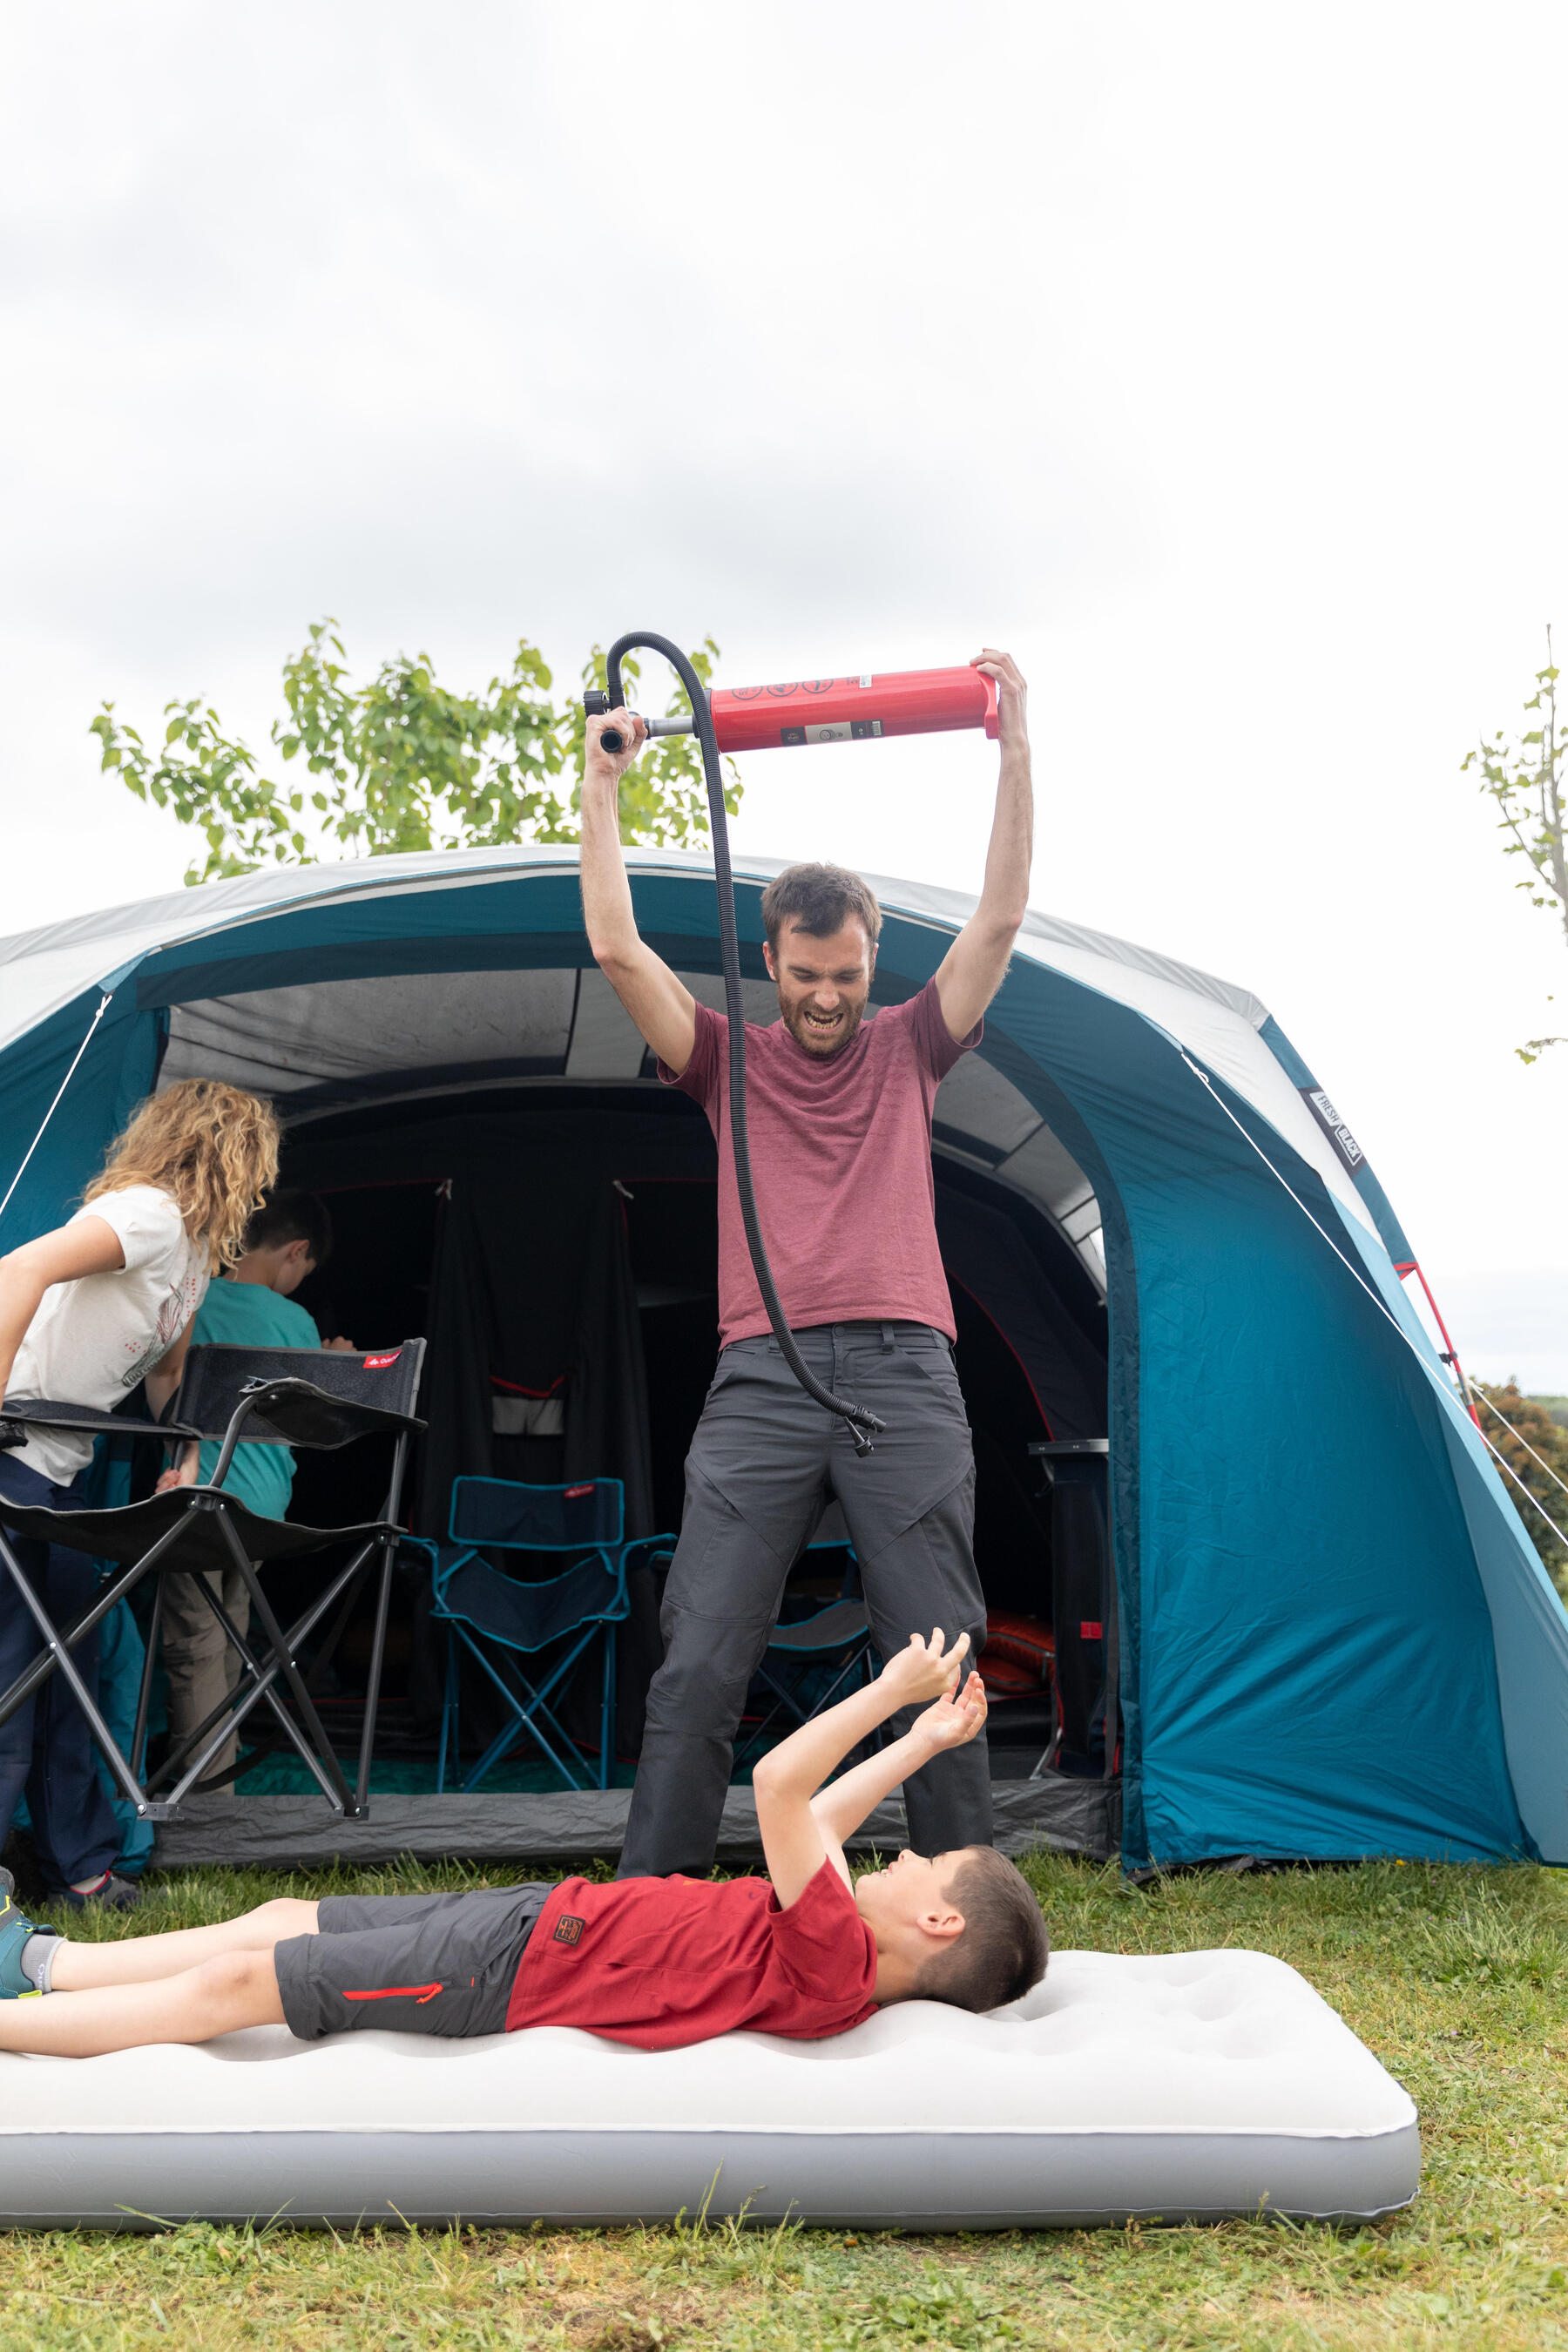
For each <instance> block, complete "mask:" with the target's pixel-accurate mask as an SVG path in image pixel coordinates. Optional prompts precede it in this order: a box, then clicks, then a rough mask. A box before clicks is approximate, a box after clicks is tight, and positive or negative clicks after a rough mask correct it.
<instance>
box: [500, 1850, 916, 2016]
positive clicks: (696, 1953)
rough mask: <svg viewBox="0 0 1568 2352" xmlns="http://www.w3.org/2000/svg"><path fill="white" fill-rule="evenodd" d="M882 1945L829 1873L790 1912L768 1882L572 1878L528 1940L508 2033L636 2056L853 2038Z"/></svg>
mask: <svg viewBox="0 0 1568 2352" xmlns="http://www.w3.org/2000/svg"><path fill="white" fill-rule="evenodd" d="M876 1984H877V1939H876V1937H874V1936H873V1935H872V1933H871V1930H870V1928H869V1927H867V1925H866V1923H865V1921H864V1920H863V1919H862V1918H861V1916H860V1914H859V1912H858V1910H857V1909H856V1908H855V1897H854V1896H853V1895H851V1893H850V1892H849V1889H848V1888H847V1886H846V1885H845V1884H844V1881H843V1880H842V1879H841V1878H840V1877H839V1875H838V1873H837V1871H836V1870H835V1869H834V1867H833V1864H831V1863H830V1862H825V1863H824V1864H823V1865H822V1868H821V1869H820V1870H819V1871H818V1872H817V1874H816V1877H815V1878H814V1879H813V1880H812V1882H811V1884H810V1885H809V1886H808V1887H806V1889H805V1892H804V1894H802V1895H798V1896H797V1897H796V1899H795V1902H793V1903H792V1904H791V1905H790V1906H789V1909H788V1910H787V1911H782V1910H781V1909H780V1908H779V1902H778V1897H777V1895H775V1894H774V1893H773V1888H772V1886H770V1885H769V1884H768V1882H767V1880H766V1879H765V1878H735V1879H731V1880H730V1881H729V1882H728V1884H727V1885H715V1884H714V1882H713V1881H712V1880H711V1879H707V1878H622V1879H618V1880H616V1882H615V1883H614V1884H613V1885H607V1886H606V1885H593V1884H591V1883H590V1882H589V1881H588V1880H587V1879H585V1878H568V1879H566V1880H565V1881H564V1882H563V1885H560V1886H558V1887H557V1888H556V1889H555V1891H554V1893H553V1894H552V1895H551V1897H550V1899H549V1901H548V1902H547V1903H546V1905H545V1906H544V1908H543V1910H542V1912H541V1913H540V1915H539V1918H538V1921H537V1923H536V1925H535V1927H534V1929H533V1932H532V1934H531V1936H530V1937H529V1939H528V1947H527V1949H526V1950H525V1951H524V1953H523V1956H522V1959H521V1964H520V1965H519V1968H518V1971H517V1975H516V1977H515V1979H513V1982H512V1988H511V1999H510V2001H509V2002H508V2004H507V2012H506V2030H507V2032H509V2033H515V2032H518V2030H519V2029H520V2028H521V2027H522V2026H531V2025H578V2026H582V2027H583V2028H584V2031H585V2032H589V2033H602V2034H605V2036H606V2037H607V2038H608V2039H609V2040H610V2041H612V2042H633V2043H635V2044H636V2046H637V2048H638V2049H639V2050H679V2049H681V2048H682V2047H683V2046H684V2045H685V2044H686V2043H687V2042H707V2041H710V2040H711V2038H712V2036H713V2035H714V2034H716V2033H737V2032H741V2031H742V2029H745V2030H746V2031H748V2032H752V2033H784V2034H787V2035H789V2036H790V2037H791V2038H792V2039H793V2040H795V2041H797V2042H816V2041H820V2040H822V2039H823V2038H824V2037H825V2036H826V2035H827V2034H830V2033H844V2032H847V2031H848V2029H849V2027H850V2026H852V2025H859V2024H861V2023H862V2022H863V2021H864V2020H865V2019H867V2018H868V2017H869V2016H870V2015H871V2014H872V2012H873V2011H874V2009H875V2007H876V2003H875V2002H874V2001H873V2000H872V1999H871V1995H872V1993H873V1991H874V1990H876Z"/></svg>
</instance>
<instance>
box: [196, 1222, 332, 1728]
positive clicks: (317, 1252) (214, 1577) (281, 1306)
mask: <svg viewBox="0 0 1568 2352" xmlns="http://www.w3.org/2000/svg"><path fill="white" fill-rule="evenodd" d="M331 1247H332V1227H331V1218H330V1217H329V1216H328V1214H327V1211H326V1208H325V1205H324V1204H323V1202H321V1201H319V1200H318V1199H317V1197H316V1195H315V1194H314V1193H313V1192H273V1193H271V1194H270V1195H269V1196H268V1199H267V1200H266V1201H265V1202H263V1203H262V1205H261V1207H260V1208H259V1209H258V1210H257V1212H256V1214H255V1215H254V1216H253V1217H252V1219H251V1221H250V1223H249V1225H248V1226H247V1229H246V1235H245V1251H244V1255H242V1256H241V1257H240V1258H239V1259H238V1260H237V1263H236V1264H235V1265H234V1266H233V1267H232V1268H231V1270H230V1272H229V1274H228V1276H226V1279H222V1280H219V1281H217V1282H213V1283H209V1284H208V1286H207V1292H206V1296H205V1298H204V1299H203V1301H202V1303H201V1306H200V1307H198V1308H197V1310H196V1317H195V1323H194V1324H193V1325H192V1328H191V1344H192V1346H193V1347H196V1348H201V1347H205V1346H215V1345H216V1346H221V1347H226V1348H320V1347H321V1346H323V1345H325V1346H327V1347H329V1348H338V1349H344V1348H348V1347H349V1346H350V1345H351V1342H350V1341H349V1340H347V1339H328V1340H326V1341H325V1342H323V1340H322V1339H321V1333H320V1332H319V1331H318V1330H317V1328H316V1326H315V1324H314V1322H313V1321H312V1320H311V1318H310V1316H309V1315H308V1314H307V1313H306V1312H305V1309H304V1308H303V1307H297V1306H296V1305H295V1304H294V1297H293V1294H294V1292H295V1291H296V1290H298V1289H299V1287H300V1284H301V1283H302V1282H303V1281H304V1279H305V1277H306V1276H307V1275H309V1274H313V1273H314V1272H315V1270H316V1268H317V1267H318V1266H319V1265H325V1264H326V1262H327V1259H328V1258H329V1256H330V1255H331ZM218 1452H219V1448H218V1446H217V1444H216V1443H209V1444H205V1445H203V1446H202V1448H201V1450H200V1454H199V1456H198V1454H197V1451H196V1448H195V1446H194V1445H193V1446H187V1447H186V1449H185V1457H184V1461H183V1462H182V1463H181V1465H180V1466H179V1468H178V1470H174V1471H165V1473H164V1474H163V1478H162V1480H160V1482H159V1483H160V1485H161V1486H173V1485H174V1484H175V1483H179V1484H181V1485H184V1486H189V1485H191V1484H192V1483H194V1482H196V1481H205V1480H207V1479H209V1478H210V1477H211V1476H212V1474H213V1471H214V1470H215V1468H216V1465H217V1457H218ZM293 1486H294V1456H293V1454H291V1453H290V1452H289V1448H288V1447H287V1446H286V1445H239V1446H237V1447H236V1449H235V1455H234V1460H233V1462H232V1463H231V1464H230V1465H229V1472H228V1475H227V1477H226V1479H225V1480H224V1491H225V1493H226V1494H230V1495H235V1496H238V1498H239V1500H240V1501H241V1502H243V1503H247V1504H248V1505H249V1507H250V1508H251V1509H252V1510H253V1511H255V1512H258V1514H259V1515H260V1516H261V1517H264V1518H268V1519H280V1518H282V1517H285V1515H286V1514H287V1512H288V1508H289V1495H290V1494H291V1492H292V1490H293ZM206 1580H207V1582H208V1584H209V1585H210V1586H211V1588H212V1590H213V1591H214V1593H215V1594H216V1597H217V1598H218V1600H220V1601H222V1603H223V1606H224V1608H225V1609H226V1612H227V1613H228V1615H229V1616H230V1617H231V1618H232V1619H233V1620H234V1622H235V1624H236V1625H237V1628H238V1630H239V1632H240V1633H241V1634H244V1633H245V1632H246V1630H247V1626H248V1625H249V1622H250V1595H249V1593H248V1592H247V1590H246V1586H245V1581H244V1580H243V1578H242V1577H241V1576H240V1574H239V1571H238V1570H237V1569H228V1570H217V1569H210V1570H208V1571H207V1576H206ZM163 1664H164V1668H165V1671H166V1672H167V1674H168V1677H169V1730H170V1733H171V1735H172V1736H173V1738H174V1740H175V1741H176V1742H178V1741H179V1740H180V1739H182V1738H184V1736H185V1734H186V1733H187V1732H188V1731H194V1730H195V1727H196V1726H197V1724H198V1723H201V1722H202V1721H204V1720H205V1717H207V1716H208V1715H210V1714H211V1712H212V1710H213V1708H214V1707H215V1706H217V1705H218V1704H219V1703H220V1701H221V1700H223V1699H224V1698H225V1697H226V1696H227V1695H228V1693H229V1692H230V1691H231V1690H232V1689H233V1687H234V1685H235V1683H236V1682H237V1679H238V1675H239V1660H238V1658H237V1655H236V1654H235V1652H234V1651H233V1650H232V1649H231V1648H230V1646H229V1644H228V1643H227V1641H226V1637H225V1634H224V1631H223V1628H222V1626H221V1625H220V1624H219V1623H218V1621H217V1619H216V1617H215V1616H214V1615H213V1613H212V1611H211V1610H210V1609H209V1608H208V1607H207V1605H206V1603H205V1601H203V1599H202V1598H201V1595H200V1594H199V1593H198V1592H197V1591H196V1590H195V1578H194V1577H188V1576H171V1577H168V1578H165V1580H164V1581H163ZM236 1752H237V1743H236V1742H235V1741H234V1740H232V1739H231V1740H230V1741H229V1743H228V1746H227V1747H226V1748H224V1749H223V1750H222V1751H221V1752H220V1753H219V1754H218V1755H217V1756H216V1757H215V1758H214V1759H213V1761H212V1763H211V1764H210V1765H209V1766H208V1768H207V1769H208V1773H209V1774H212V1773H216V1772H221V1771H223V1770H224V1769H226V1767H227V1766H228V1765H230V1764H231V1763H232V1762H233V1761H234V1759H235V1755H236Z"/></svg>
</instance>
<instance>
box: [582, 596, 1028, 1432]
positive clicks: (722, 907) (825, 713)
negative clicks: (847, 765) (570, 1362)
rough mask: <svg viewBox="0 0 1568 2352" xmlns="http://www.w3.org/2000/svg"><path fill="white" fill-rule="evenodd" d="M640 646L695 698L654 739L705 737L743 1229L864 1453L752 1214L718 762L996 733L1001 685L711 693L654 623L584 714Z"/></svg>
mask: <svg viewBox="0 0 1568 2352" xmlns="http://www.w3.org/2000/svg"><path fill="white" fill-rule="evenodd" d="M637 650H646V651H647V652H648V653H656V654H662V655H663V656H664V657H665V659H666V661H667V662H668V664H669V666H670V667H671V668H672V669H673V670H674V671H675V673H676V675H677V677H679V680H680V683H681V685H682V686H683V687H684V688H686V692H687V696H688V698H689V701H690V704H691V716H690V718H689V719H645V721H644V722H643V723H644V725H645V726H646V727H647V731H648V733H649V735H650V736H658V735H692V734H694V735H695V736H696V737H697V739H698V741H699V742H700V744H701V746H702V772H703V777H704V780H705V782H706V783H707V787H708V816H709V822H710V825H711V826H712V831H713V873H714V879H715V881H716V882H717V884H718V888H719V949H720V960H721V964H722V966H723V972H724V1002H725V1005H726V1007H727V1010H728V1013H729V1023H730V1138H731V1143H732V1144H733V1147H734V1153H735V1189H736V1191H737V1192H738V1193H739V1195H740V1201H741V1217H742V1223H744V1225H745V1228H746V1246H747V1248H748V1250H749V1251H750V1253H751V1258H752V1271H753V1272H754V1273H755V1275H756V1277H757V1288H758V1289H759V1291H760V1292H761V1293H762V1299H763V1306H764V1307H766V1308H767V1311H768V1320H769V1322H770V1323H771V1324H772V1325H773V1336H774V1338H775V1339H777V1340H778V1343H779V1347H780V1349H781V1351H782V1352H783V1355H784V1361H785V1362H786V1363H787V1364H788V1366H789V1368H790V1370H791V1371H792V1372H793V1373H794V1374H795V1379H796V1380H797V1381H799V1382H800V1384H801V1387H802V1388H803V1389H805V1391H806V1393H807V1395H808V1396H812V1397H815V1398H816V1402H817V1403H818V1404H820V1405H826V1407H827V1409H828V1411H829V1412H836V1413H837V1414H838V1416H839V1418H840V1419H841V1420H842V1421H843V1422H845V1423H847V1427H848V1430H849V1434H850V1436H851V1437H852V1438H853V1439H854V1441H855V1450H856V1452H857V1454H868V1453H869V1452H870V1451H871V1443H870V1439H869V1438H868V1435H867V1431H868V1430H879V1429H882V1428H884V1427H885V1426H886V1423H883V1422H881V1421H879V1419H878V1417H877V1415H876V1414H875V1413H874V1412H871V1411H870V1410H869V1408H868V1407H867V1406H866V1405H861V1404H853V1403H851V1402H849V1401H848V1400H847V1398H844V1397H839V1396H835V1395H834V1393H833V1391H832V1390H831V1389H827V1388H824V1386H823V1384H822V1382H821V1381H819V1380H818V1379H817V1378H816V1374H815V1372H813V1371H812V1370H811V1369H810V1368H809V1366H808V1365H807V1364H806V1362H805V1359H804V1357H803V1356H802V1355H801V1352H800V1350H799V1349H798V1348H797V1347H796V1346H795V1339H794V1337H793V1336H792V1334H791V1331H790V1328H789V1325H788V1323H787V1322H786V1320H785V1318H784V1307H783V1306H782V1305H781V1303H780V1300H779V1295H778V1290H777V1288H776V1286H775V1285H774V1282H773V1270H772V1268H771V1267H770V1266H769V1265H768V1254H767V1251H766V1249H765V1248H764V1247H763V1234H762V1227H761V1224H760V1223H759V1222H758V1218H757V1200H756V1193H755V1192H754V1190H753V1188H752V1155H751V1150H750V1147H749V1146H748V1143H747V1140H746V1024H745V1013H744V1012H743V1010H742V1002H741V949H740V941H739V939H738V937H737V934H736V929H735V887H734V882H733V879H732V877H731V871H730V835H729V831H728V828H727V826H726V824H725V822H724V784H723V778H722V776H721V773H720V770H719V761H720V758H721V755H722V754H723V753H724V752H726V751H770V750H773V749H775V748H777V747H778V746H780V745H784V746H785V747H786V748H787V747H789V746H792V745H800V744H807V743H848V742H870V741H874V740H876V739H877V738H878V737H879V736H890V735H935V734H945V733H947V732H949V731H950V730H952V729H955V728H961V727H984V730H985V732H986V734H987V735H989V736H990V737H991V739H992V740H993V741H994V740H995V738H996V735H997V733H998V727H997V719H996V682H995V680H994V678H990V677H986V676H985V675H984V672H983V671H980V670H977V669H908V670H892V671H889V672H884V673H883V674H882V675H881V676H880V677H878V676H876V675H874V674H872V673H869V672H866V673H862V674H861V675H859V676H857V677H802V678H795V680H794V681H793V682H792V683H790V684H788V685H782V686H742V687H726V688H720V690H719V691H718V692H717V693H715V694H710V693H709V692H708V690H707V688H705V687H704V686H703V684H702V681H701V679H700V677H698V675H697V673H696V671H695V670H694V669H693V668H692V667H691V664H690V663H689V661H688V659H687V657H686V656H685V655H684V654H683V653H682V652H681V650H680V648H679V646H675V645H672V644H671V643H670V641H669V639H668V637H656V636H654V635H652V634H651V632H649V633H642V634H634V635H631V636H626V637H617V638H616V642H615V644H614V645H613V646H611V647H610V650H609V654H608V656H607V657H606V660H605V682H606V684H607V686H608V688H609V691H608V692H607V693H605V692H603V691H601V690H600V689H598V688H594V689H593V690H592V691H590V692H589V693H587V694H585V695H584V697H583V709H584V712H585V713H586V714H587V716H588V717H589V718H590V719H598V718H603V717H605V715H606V714H607V713H608V712H609V711H612V710H615V709H618V708H619V706H620V702H621V664H622V662H623V661H624V660H625V658H626V655H627V654H629V653H631V652H633V651H637ZM599 740H600V742H601V743H602V744H603V745H604V748H605V751H609V752H612V753H613V752H617V751H625V749H626V738H625V737H624V736H623V735H622V733H621V731H620V730H619V729H618V728H616V727H606V728H605V729H604V730H603V731H602V733H601V735H600V737H599Z"/></svg>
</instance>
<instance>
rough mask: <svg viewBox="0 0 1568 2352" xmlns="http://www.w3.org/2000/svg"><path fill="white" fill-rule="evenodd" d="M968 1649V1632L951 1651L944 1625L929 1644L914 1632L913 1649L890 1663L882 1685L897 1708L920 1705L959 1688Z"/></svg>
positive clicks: (881, 1682)
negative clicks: (960, 1672)
mask: <svg viewBox="0 0 1568 2352" xmlns="http://www.w3.org/2000/svg"><path fill="white" fill-rule="evenodd" d="M968 1650H969V1636H968V1634H967V1633H961V1634H960V1635H959V1637H958V1639H957V1641H956V1642H955V1643H953V1645H952V1649H951V1650H950V1649H948V1648H947V1646H946V1637H945V1636H944V1634H943V1633H942V1628H941V1626H940V1625H939V1626H937V1627H935V1628H934V1629H933V1631H932V1633H931V1640H930V1641H929V1642H928V1641H926V1639H925V1638H924V1636H923V1635H922V1634H920V1633H911V1634H910V1645H909V1648H908V1649H907V1650H900V1651H898V1652H897V1653H896V1654H894V1655H893V1656H892V1657H890V1658H889V1660H888V1663H887V1664H886V1665H885V1666H884V1667H883V1668H882V1671H881V1673H880V1674H879V1675H878V1677H877V1681H878V1685H879V1687H880V1688H881V1689H882V1690H884V1691H885V1692H886V1693H887V1694H888V1696H889V1697H890V1698H891V1699H892V1701H893V1704H894V1706H918V1705H919V1704H920V1702H921V1699H924V1698H935V1697H936V1696H937V1695H938V1693H939V1692H941V1691H953V1690H956V1689H957V1688H958V1674H959V1668H960V1667H961V1666H962V1664H963V1660H964V1658H965V1656H966V1655H967V1654H968Z"/></svg>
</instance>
